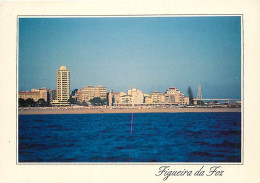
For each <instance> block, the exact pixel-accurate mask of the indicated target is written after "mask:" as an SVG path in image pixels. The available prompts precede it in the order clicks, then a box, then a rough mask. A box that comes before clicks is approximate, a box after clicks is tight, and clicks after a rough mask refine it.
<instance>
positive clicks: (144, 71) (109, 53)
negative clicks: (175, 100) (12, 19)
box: [18, 16, 241, 98]
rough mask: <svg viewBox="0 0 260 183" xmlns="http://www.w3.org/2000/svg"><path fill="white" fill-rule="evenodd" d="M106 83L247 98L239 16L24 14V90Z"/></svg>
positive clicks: (21, 60) (122, 88)
mask: <svg viewBox="0 0 260 183" xmlns="http://www.w3.org/2000/svg"><path fill="white" fill-rule="evenodd" d="M61 65H65V66H67V67H68V68H69V70H70V72H71V90H73V89H75V88H78V89H80V88H81V87H82V86H88V85H103V86H106V87H107V88H108V90H112V89H114V90H115V91H126V90H127V89H129V87H130V86H133V87H136V88H137V89H140V90H142V91H143V92H145V93H150V92H152V91H160V92H164V91H165V90H166V89H167V88H169V87H171V86H175V87H177V88H179V89H180V90H181V91H182V92H183V93H184V94H185V95H187V88H188V86H191V87H192V90H193V94H194V96H196V93H197V85H201V87H202V95H203V98H205V97H207V98H241V19H240V17H235V16H225V17H106V18H105V17H98V18H94V17H84V18H64V17H63V18H19V59H18V70H19V72H18V76H19V82H18V84H19V91H21V90H30V89H31V88H41V87H47V88H48V89H51V88H53V89H55V88H56V70H57V69H58V68H59V66H61Z"/></svg>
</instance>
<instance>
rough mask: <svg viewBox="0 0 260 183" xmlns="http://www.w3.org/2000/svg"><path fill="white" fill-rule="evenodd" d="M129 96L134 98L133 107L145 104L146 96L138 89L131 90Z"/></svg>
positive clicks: (128, 92)
mask: <svg viewBox="0 0 260 183" xmlns="http://www.w3.org/2000/svg"><path fill="white" fill-rule="evenodd" d="M127 95H129V96H132V103H133V105H135V104H143V103H144V94H143V92H142V91H141V90H137V89H136V88H131V89H130V90H128V91H127Z"/></svg>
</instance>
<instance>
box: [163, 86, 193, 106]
mask: <svg viewBox="0 0 260 183" xmlns="http://www.w3.org/2000/svg"><path fill="white" fill-rule="evenodd" d="M165 94H166V96H167V98H168V102H170V103H174V104H179V105H188V104H189V100H187V98H188V97H185V96H184V94H183V93H182V92H181V91H180V90H179V89H178V88H175V87H171V88H169V89H167V90H166V92H165Z"/></svg>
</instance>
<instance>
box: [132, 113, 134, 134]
mask: <svg viewBox="0 0 260 183" xmlns="http://www.w3.org/2000/svg"><path fill="white" fill-rule="evenodd" d="M133 119H134V113H132V119H131V135H132V129H133Z"/></svg>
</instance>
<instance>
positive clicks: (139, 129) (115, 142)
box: [18, 112, 241, 162]
mask: <svg viewBox="0 0 260 183" xmlns="http://www.w3.org/2000/svg"><path fill="white" fill-rule="evenodd" d="M131 123H132V124H131ZM131 128H132V133H131ZM18 161H19V162H241V113H234V112H230V113H223V112H221V113H134V114H133V115H132V113H131V114H130V113H121V114H50V115H19V117H18Z"/></svg>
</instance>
